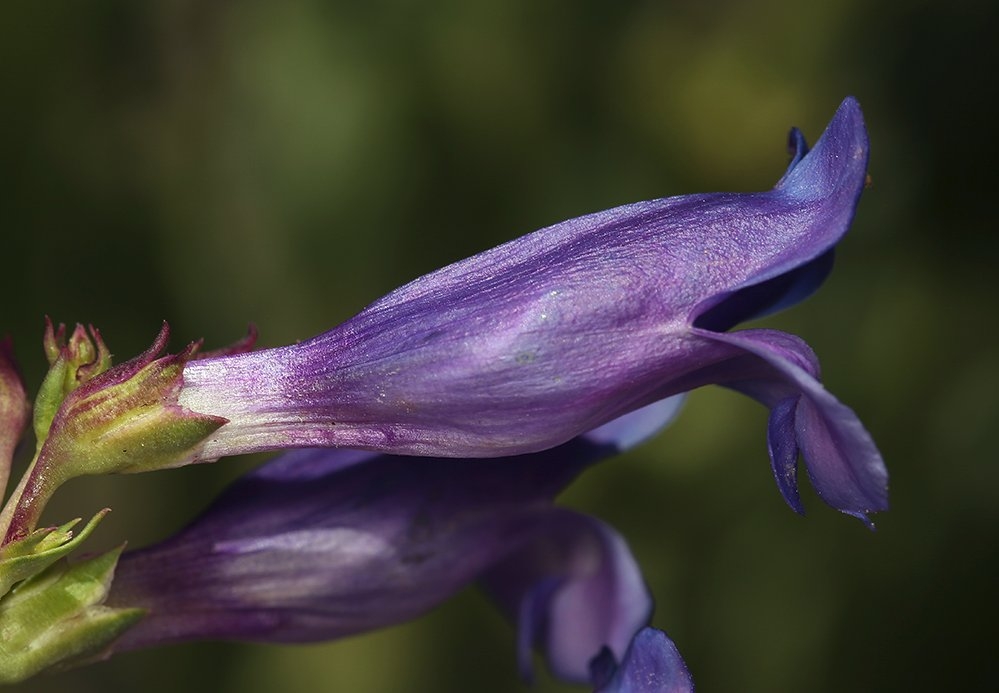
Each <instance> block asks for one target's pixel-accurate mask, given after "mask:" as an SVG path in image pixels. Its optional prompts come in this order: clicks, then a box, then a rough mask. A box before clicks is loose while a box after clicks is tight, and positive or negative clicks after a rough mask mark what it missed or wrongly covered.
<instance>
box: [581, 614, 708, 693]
mask: <svg viewBox="0 0 999 693" xmlns="http://www.w3.org/2000/svg"><path fill="white" fill-rule="evenodd" d="M612 659H613V658H612V656H611V655H610V653H609V652H605V653H602V654H601V656H600V657H599V658H598V659H596V660H594V663H593V670H592V675H593V683H594V686H595V688H594V693H692V692H693V690H694V681H693V679H691V677H690V672H689V671H687V665H686V664H685V663H684V661H683V658H682V657H681V656H680V651H679V650H677V649H676V645H674V644H673V641H672V640H670V639H669V637H668V636H667V635H666V634H665V633H663V632H662V631H661V630H656V629H654V628H643V629H642V630H641V631H639V632H638V633H637V634H636V635H635V638H634V640H633V641H632V643H631V647H629V648H628V653H627V654H626V655H625V657H624V660H623V661H622V662H621V665H620V667H617V668H616V669H615V667H614V663H613V661H612ZM608 677H609V678H608Z"/></svg>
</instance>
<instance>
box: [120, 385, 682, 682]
mask: <svg viewBox="0 0 999 693" xmlns="http://www.w3.org/2000/svg"><path fill="white" fill-rule="evenodd" d="M676 408H677V402H676V401H675V400H673V401H671V400H667V401H663V402H658V403H656V404H654V405H651V406H650V407H646V408H644V409H643V410H640V411H636V412H633V413H631V414H629V415H627V416H625V417H622V419H620V420H618V421H614V422H611V423H610V424H607V425H606V426H603V427H601V428H598V429H597V430H595V431H591V432H590V433H588V434H587V435H585V436H581V437H578V438H575V439H573V440H571V441H569V442H568V443H565V444H563V445H561V446H558V447H556V448H552V449H549V450H546V451H543V452H539V453H534V454H531V455H523V456H519V457H512V458H500V459H490V460H463V459H450V458H430V459H426V460H422V461H421V464H413V460H411V459H409V458H404V457H395V456H390V455H377V454H375V453H370V452H358V451H350V450H329V449H310V450H297V451H293V452H289V453H286V454H285V455H283V456H281V457H279V458H278V459H276V460H274V461H272V462H270V463H268V464H266V465H264V466H263V467H261V468H260V469H259V470H257V471H255V472H253V473H250V474H249V475H247V476H244V477H243V478H241V479H239V480H238V481H236V482H235V483H234V484H233V485H232V486H231V487H230V488H229V489H228V490H227V491H226V492H225V493H223V494H222V496H220V497H219V498H218V499H217V500H216V502H215V503H214V504H212V506H211V507H210V508H209V509H208V510H207V511H206V512H205V513H204V514H203V515H202V516H201V517H200V518H199V519H197V520H195V521H194V522H193V523H192V524H191V525H190V526H189V527H188V528H187V529H185V530H184V531H182V532H180V533H178V534H177V535H175V536H173V537H171V538H170V539H168V540H166V541H164V542H163V543H161V544H157V545H154V546H151V547H149V548H146V549H142V550H139V551H135V552H131V553H126V554H125V555H124V556H122V558H121V560H120V562H119V564H118V567H117V570H116V573H115V578H114V582H113V583H112V588H111V594H110V596H109V597H108V600H107V604H108V605H109V606H112V607H118V606H121V607H128V608H140V609H144V610H145V611H146V615H145V617H144V618H143V619H142V620H140V621H139V622H138V623H137V624H136V625H134V626H133V627H132V628H131V629H130V630H128V631H127V632H126V633H125V634H124V635H123V636H122V637H121V639H120V640H119V641H117V643H116V644H115V645H114V649H115V650H117V651H123V650H131V649H136V648H141V647H149V646H155V645H162V644H166V643H172V642H181V641H187V640H200V639H237V640H260V641H268V642H304V641H317V640H328V639H332V638H337V637H342V636H346V635H351V634H355V633H360V632H364V631H368V630H372V629H374V628H378V627H382V626H387V625H391V624H396V623H400V622H402V621H406V620H409V619H411V618H413V617H415V616H417V615H419V614H421V613H423V612H425V611H428V610H429V609H431V608H432V607H434V606H436V605H437V604H439V603H440V602H442V601H444V600H445V599H447V598H448V597H450V596H452V595H454V594H455V593H457V592H458V591H459V590H461V589H462V588H464V587H465V586H467V585H468V584H470V583H472V582H474V581H476V580H482V581H483V582H484V583H485V586H486V587H487V589H488V591H489V592H490V593H491V594H492V595H493V596H494V597H495V598H496V600H497V602H498V604H499V605H500V606H501V607H503V608H504V609H505V610H507V611H508V612H509V613H510V614H511V616H513V617H514V618H515V619H517V620H519V633H520V636H519V641H520V643H521V647H520V657H521V665H522V668H524V669H525V670H526V669H527V668H528V667H529V661H530V648H531V646H532V645H537V646H539V647H540V648H541V649H542V650H543V651H545V653H546V654H547V656H548V659H549V662H550V666H551V669H552V671H553V672H554V673H555V674H556V675H558V676H560V677H562V678H564V679H566V680H570V681H577V682H586V681H589V680H590V672H589V662H590V660H591V659H593V658H594V657H596V656H597V655H598V654H599V653H600V652H601V650H602V648H605V647H606V648H608V649H609V651H610V652H611V653H612V654H613V656H614V657H615V658H617V659H618V660H620V659H621V658H622V657H624V655H625V653H626V652H627V649H628V647H629V643H630V642H631V639H632V637H633V636H634V634H635V633H636V632H637V631H638V630H640V629H641V628H642V627H643V626H645V625H646V623H647V622H648V619H649V617H650V614H651V610H652V602H651V598H650V596H649V593H648V590H647V588H646V586H645V583H644V581H643V580H642V577H641V574H640V571H639V568H638V566H637V564H636V562H635V560H634V558H633V557H632V555H631V553H630V551H629V550H628V548H627V546H626V544H625V543H624V540H623V539H622V538H621V537H620V536H619V535H618V534H617V533H616V532H615V531H614V530H613V529H611V528H610V527H608V526H607V525H605V524H603V523H602V522H600V521H599V520H597V519H595V518H592V517H588V516H585V515H581V514H579V513H575V512H573V511H570V510H567V509H564V508H558V507H556V506H554V505H553V504H552V499H553V498H554V496H555V495H556V494H557V493H558V492H559V491H560V490H561V489H562V488H564V487H565V486H566V485H568V484H569V483H570V482H571V481H572V479H573V478H575V477H576V476H577V475H578V474H579V473H580V472H581V471H583V470H584V469H585V468H586V467H587V466H588V465H590V464H592V463H594V462H596V461H598V460H600V459H603V458H606V457H608V456H611V455H614V454H617V453H618V452H620V451H621V450H623V449H624V448H625V447H628V446H630V445H633V444H635V443H637V442H639V441H640V440H642V439H644V438H645V437H647V436H648V435H650V434H651V433H653V432H654V431H656V430H658V429H659V428H660V427H661V426H662V425H663V424H664V423H665V422H666V421H667V420H669V419H670V418H672V416H673V414H674V413H675V411H676Z"/></svg>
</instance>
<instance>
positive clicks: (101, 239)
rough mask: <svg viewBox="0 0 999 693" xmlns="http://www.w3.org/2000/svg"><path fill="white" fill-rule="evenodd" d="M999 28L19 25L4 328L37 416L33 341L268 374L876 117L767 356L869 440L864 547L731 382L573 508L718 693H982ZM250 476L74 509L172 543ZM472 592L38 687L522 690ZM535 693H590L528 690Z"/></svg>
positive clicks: (82, 17)
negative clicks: (514, 256)
mask: <svg viewBox="0 0 999 693" xmlns="http://www.w3.org/2000/svg"><path fill="white" fill-rule="evenodd" d="M991 4H992V3H987V2H980V3H975V2H961V1H960V0H958V1H952V2H948V3H938V2H934V3H930V2H911V3H904V4H903V3H872V2H860V1H859V0H838V1H835V2H825V3H822V4H821V9H820V8H819V7H820V6H819V5H818V4H815V6H811V5H809V4H807V3H792V2H788V1H787V0H769V1H766V2H756V3H748V2H734V1H729V2H725V1H721V0H715V1H712V2H703V3H688V2H620V1H617V2H609V1H607V2H594V1H591V2H582V1H575V2H570V1H568V0H563V1H561V2H538V1H533V0H531V1H529V0H523V1H512V0H494V1H491V2H466V1H461V2H459V1H455V2H415V1H405V0H381V1H372V2H367V3H355V2H350V3H348V2H320V1H318V0H316V1H312V2H310V1H307V0H293V1H291V2H284V3H264V2H243V3H234V2H233V3H230V2H206V1H200V2H199V1H195V0H189V1H186V2H172V1H168V0H162V1H159V2H143V3H135V2H125V1H114V2H111V1H107V0H104V1H92V2H87V3H71V2H50V3H28V2H8V3H5V4H4V6H3V8H2V10H0V296H2V299H0V333H2V332H5V331H6V332H9V333H10V334H12V335H13V336H14V338H15V347H16V352H17V355H18V357H19V359H20V361H21V363H22V365H23V367H24V370H25V372H26V376H27V379H28V381H29V386H30V388H31V389H32V391H33V390H34V389H35V388H37V386H38V383H39V382H40V380H41V377H42V375H43V364H44V358H43V356H42V352H41V349H40V343H39V341H40V337H41V330H42V325H43V322H42V320H43V316H44V315H45V314H49V315H51V316H52V317H53V319H55V320H57V321H65V322H69V323H73V322H76V321H82V322H92V323H94V324H96V325H98V326H99V327H100V328H101V330H102V331H103V333H104V335H105V337H106V340H107V341H108V343H109V345H110V347H111V349H112V350H113V351H114V352H115V354H116V355H117V356H118V357H119V358H120V359H124V358H128V357H130V356H132V355H134V354H135V353H137V352H138V351H140V350H142V349H143V348H145V346H147V345H148V343H149V342H150V341H151V340H152V338H153V336H154V335H155V333H156V331H157V329H158V328H159V325H160V321H162V320H164V319H167V320H169V321H170V323H171V325H172V327H173V330H174V340H173V346H174V347H175V348H177V347H180V346H181V345H182V344H183V343H184V342H186V341H189V340H191V339H194V338H197V337H202V336H203V337H205V338H206V341H207V344H208V345H209V346H217V345H221V344H224V343H227V342H229V341H232V340H233V339H235V338H237V337H238V336H240V335H241V334H242V333H243V331H244V329H245V326H246V324H247V323H249V322H255V323H256V324H257V325H258V326H259V328H260V332H261V343H262V345H264V346H274V345H279V344H284V343H288V342H290V341H293V340H296V339H301V338H305V337H309V336H311V335H313V334H315V333H318V332H321V331H323V330H325V329H327V328H329V327H330V326H332V325H334V324H335V323H336V322H338V321H341V320H343V319H345V318H347V317H349V316H350V315H351V314H353V313H355V312H356V311H358V310H359V309H361V308H362V307H363V306H364V305H365V304H367V303H368V302H370V301H372V300H374V299H375V298H377V297H378V296H380V295H382V294H383V293H386V292H387V291H389V290H391V289H392V288H394V287H396V286H397V285H399V284H401V283H403V282H405V281H407V280H409V279H411V278H413V277H415V276H418V275H419V274H422V273H424V272H427V271H429V270H431V269H434V268H436V267H438V266H440V265H442V264H444V263H446V262H450V261H452V260H456V259H459V258H461V257H464V256H467V255H470V254H472V253H474V252H476V251H479V250H482V249H485V248H487V247H490V246H492V245H495V244H496V243H499V242H501V241H504V240H507V239H510V238H512V237H515V236H517V235H520V234H522V233H525V232H528V231H531V230H533V229H535V228H538V227H541V226H544V225H547V224H549V223H552V222H555V221H558V220H561V219H564V218H568V217H572V216H577V215H580V214H583V213H586V212H590V211H595V210H598V209H603V208H606V207H610V206H614V205H618V204H622V203H626V202H631V201H635V200H639V199H647V198H652V197H660V196H665V195H672V194H680V193H684V192H698V191H710V190H758V189H765V188H768V187H770V185H772V183H773V182H774V181H775V180H776V179H777V178H778V177H779V176H780V174H781V173H782V171H783V168H784V165H785V163H786V152H785V148H784V143H785V136H786V132H787V128H788V127H789V126H790V125H792V124H793V125H797V126H799V127H801V128H802V129H803V131H804V132H805V133H806V135H807V136H808V137H809V139H810V140H811V141H814V140H815V138H816V137H817V136H818V135H819V133H820V132H821V130H822V128H823V127H824V125H825V123H826V122H827V121H828V119H829V118H830V117H831V116H832V114H833V112H834V110H835V108H836V106H837V105H838V104H839V102H840V101H841V100H842V98H843V97H844V96H846V95H847V94H853V95H855V96H856V97H857V98H858V99H859V100H860V102H861V104H862V106H863V108H864V112H865V116H866V118H867V122H868V126H869V130H870V135H871V141H872V150H871V152H872V153H871V165H870V172H871V175H872V177H873V187H872V188H870V189H869V190H868V191H867V192H866V193H865V195H864V199H863V201H862V203H861V206H860V210H859V213H858V216H857V219H856V222H855V224H854V227H853V231H852V232H851V234H850V235H849V236H848V237H847V239H846V240H845V241H844V243H843V244H842V245H841V246H840V251H839V254H838V265H837V269H836V270H835V271H834V272H833V275H832V277H831V278H830V280H829V281H828V282H827V284H826V285H825V287H824V288H823V290H822V291H821V292H820V293H819V294H818V295H816V296H815V297H814V298H812V299H811V300H810V301H809V302H808V303H806V304H804V305H801V306H798V307H797V308H795V309H794V310H792V311H790V312H788V313H785V314H782V315H780V316H776V317H774V318H770V319H768V320H767V321H766V324H767V325H768V326H773V327H778V328H781V329H786V330H788V331H791V332H795V333H796V334H800V335H801V336H803V337H804V338H806V339H807V340H808V341H809V343H810V344H811V345H812V346H813V347H814V348H815V350H816V351H817V353H818V354H819V356H820V358H821V359H822V362H823V368H824V377H825V382H826V384H827V386H828V387H829V389H830V390H832V391H833V392H834V393H836V394H837V396H838V397H840V398H841V399H842V400H843V401H844V402H846V403H848V404H849V405H850V406H852V407H853V408H854V409H856V411H857V412H858V414H859V415H860V416H861V418H862V419H863V420H864V422H865V424H866V425H867V427H868V428H869V429H870V431H871V432H872V433H873V435H874V437H875V439H876V440H877V441H878V444H879V446H880V447H881V450H882V452H883V453H884V456H885V459H886V461H887V463H888V466H889V469H890V471H891V474H892V482H891V498H892V504H893V507H892V510H891V511H890V512H888V513H886V514H883V515H881V516H878V517H877V518H876V520H877V524H878V531H877V532H875V533H870V532H868V531H867V530H865V529H864V528H863V526H862V525H861V524H860V523H859V522H856V521H854V520H852V519H850V518H847V517H845V516H841V515H840V514H838V513H836V512H835V511H833V510H831V509H829V508H827V507H825V506H823V505H822V504H821V502H819V501H818V499H817V498H815V497H814V495H808V496H807V497H806V503H807V506H808V508H809V510H810V514H809V515H808V517H806V518H800V517H796V516H795V515H794V514H793V513H791V512H790V511H789V510H788V509H787V508H786V507H785V506H784V504H783V502H782V501H781V499H780V497H779V496H778V494H777V492H776V490H775V488H774V484H773V480H772V478H771V475H770V471H769V467H768V464H767V457H766V448H765V422H766V412H765V410H764V409H763V408H762V407H760V406H758V405H757V404H755V403H753V402H751V401H750V400H748V399H745V398H742V397H740V396H739V395H736V394H734V393H731V392H728V391H722V390H719V389H707V390H704V391H699V392H697V393H695V394H694V396H693V397H692V398H691V401H690V403H689V405H688V408H687V411H686V412H685V413H684V415H683V416H682V417H681V418H680V420H679V421H678V422H677V424H675V425H674V427H673V428H672V429H671V430H669V431H667V432H666V433H664V434H663V435H661V436H660V437H659V438H658V439H657V440H655V441H654V442H653V443H651V444H649V445H647V446H645V447H643V448H642V449H640V450H639V451H637V452H635V453H634V454H631V455H629V456H626V457H623V458H619V459H616V460H613V461H610V462H607V463H605V464H603V465H602V466H601V467H599V468H597V469H595V470H593V471H592V472H590V473H589V474H588V475H587V476H586V477H585V478H584V479H582V480H581V481H580V482H579V483H578V484H577V485H576V486H575V487H573V488H572V489H571V490H570V491H569V492H568V493H567V494H566V495H565V497H564V498H563V502H564V503H565V504H567V505H570V506H572V507H575V508H579V509H584V510H586V511H588V512H592V513H594V514H597V515H599V516H601V517H602V518H604V519H605V520H607V521H609V522H611V523H612V524H614V525H615V526H616V527H618V528H619V529H620V530H621V531H622V532H623V533H624V534H625V535H626V536H627V538H628V539H629V541H630V543H631V546H632V548H633V549H634V551H635V553H636V554H637V556H638V557H639V560H640V561H641V563H642V565H643V567H644V569H645V571H646V576H647V579H648V581H649V583H650V585H651V587H652V589H653V591H654V593H655V595H656V597H657V601H658V607H657V613H656V618H655V624H656V625H657V626H659V627H662V628H664V629H666V630H667V631H668V632H669V633H670V634H671V635H672V636H673V637H674V639H675V640H676V641H677V643H678V645H679V646H680V649H681V651H682V652H683V654H684V655H685V657H686V659H687V662H688V664H689V665H690V668H691V669H692V671H693V673H694V675H695V677H696V680H697V682H698V684H699V687H700V690H702V691H750V692H752V691H830V692H831V691H844V690H870V691H913V690H984V689H987V688H991V687H992V686H990V685H989V684H990V683H991V684H992V685H995V682H996V679H997V675H996V673H995V646H996V642H995V635H994V633H995V629H996V616H997V614H996V611H997V610H996V599H995V588H994V586H995V582H996V577H997V572H999V571H997V567H999V566H997V563H999V560H997V552H996V545H995V532H996V529H997V527H999V522H997V520H999V510H997V496H999V492H997V482H999V472H997V468H996V464H995V461H996V460H995V456H996V455H995V452H994V450H995V445H994V438H993V436H994V435H995V433H996V430H997V428H999V420H997V419H999V417H997V409H999V389H997V385H999V359H997V356H999V354H997V351H999V349H997V346H996V329H995V319H994V318H995V290H994V286H995V282H996V280H995V274H994V272H995V269H996V265H997V263H996V252H995V251H996V240H995V239H996V222H995V214H994V209H995V204H996V197H997V191H996V180H997V179H996V176H995V174H994V167H995V161H996V146H995V135H994V132H993V128H994V126H995V124H996V122H997V115H999V112H997V109H996V107H995V99H994V97H995V93H994V90H995V84H996V82H995V76H994V75H995V72H996V69H997V67H999V65H997V60H996V54H995V52H993V49H991V48H990V47H989V46H990V44H994V43H995V36H996V31H995V29H996V22H995V12H994V10H991V9H988V8H989V6H990V5H991ZM256 461H258V460H224V461H222V462H220V463H218V464H216V465H211V466H202V467H197V468H187V469H182V470H177V471H173V472H162V473H157V474H150V475H144V476H135V477H116V478H105V479H87V480H78V481H74V482H71V483H70V484H69V485H67V486H66V487H65V489H64V490H63V491H62V492H61V493H60V494H59V496H58V498H57V501H56V502H55V503H54V505H53V506H51V512H50V513H49V517H50V518H51V519H52V520H53V521H56V520H59V521H62V520H65V519H67V518H68V517H71V516H74V515H76V514H87V515H89V514H90V513H92V512H93V511H95V510H96V509H98V508H100V507H102V506H104V505H111V506H112V507H113V508H114V509H115V512H114V513H113V514H112V515H111V516H109V518H108V519H107V520H105V522H104V525H103V526H102V527H101V528H100V529H99V530H98V532H97V533H96V535H95V536H94V537H93V538H92V539H91V548H94V547H97V548H99V547H100V545H103V546H111V545H113V544H114V543H116V542H117V541H120V540H121V539H122V538H125V537H127V538H129V540H130V542H131V543H132V545H133V546H137V545H141V544H143V543H145V542H148V541H152V540H154V539H156V538H158V537H161V536H164V535H165V534H167V533H169V532H170V531H172V530H173V529H175V528H176V527H178V526H180V525H181V524H182V523H183V522H184V521H185V520H186V519H188V518H189V517H191V516H192V514H193V513H194V512H195V511H196V510H197V509H198V508H200V507H202V506H203V505H204V504H205V503H207V502H208V500H209V499H210V498H211V497H212V496H213V495H214V494H215V493H216V492H217V490H218V489H219V488H221V487H222V486H223V485H224V483H225V482H226V480H228V479H230V478H232V477H233V476H234V475H236V474H238V473H239V472H240V471H242V470H244V469H246V468H247V467H248V466H249V465H251V464H253V463H255V462H256ZM513 650H514V647H513V632H512V630H511V629H510V628H509V627H508V626H507V625H506V624H505V623H504V622H503V621H502V619H501V618H500V617H499V616H498V615H496V614H495V613H494V612H493V611H492V610H491V608H490V607H489V606H488V605H487V604H486V602H485V600H484V599H482V598H481V597H480V596H479V595H478V594H477V593H475V592H471V591H470V592H467V593H465V594H463V595H461V596H459V597H458V598H457V599H455V600H453V601H452V602H449V603H448V604H447V605H446V606H444V607H443V608H441V609H439V610H438V611H436V612H435V613H433V614H431V615H430V616H428V617H425V618H423V619H420V620H419V621H416V622H414V623H412V624H408V625H405V626H402V627H399V628H394V629H390V630H387V631H384V632H379V633H375V634H370V635H365V636H362V637H359V638H354V639H349V640H344V641H341V642H335V643H330V644H324V645H317V646H309V647H268V646H260V645H227V644H211V645H209V644H197V645H191V646H183V647H174V648H170V649H166V650H163V651H157V652H149V653H139V654H132V655H124V656H120V657H118V658H115V659H114V660H112V661H111V662H109V663H106V664H101V665H97V666H93V667H91V668H87V669H81V670H76V671H73V672H70V673H66V674H62V675H59V676H57V677H48V678H43V679H38V680H36V681H33V682H30V683H28V684H25V685H24V686H22V687H20V688H18V689H17V690H24V691H28V690H31V691H46V690H52V691H55V690H60V691H73V692H74V693H75V692H76V691H91V690H93V691H108V690H126V689H130V688H131V687H132V686H133V685H134V682H136V681H141V682H143V685H144V687H145V690H148V691H177V690H183V691H190V693H195V692H196V691H202V690H203V691H215V692H218V693H223V692H228V691H239V692H240V693H251V692H255V691H271V690H276V689H277V688H278V687H281V689H282V690H287V691H289V692H292V693H294V692H297V691H303V692H304V691H314V690H358V691H368V690H371V691H416V690H427V691H467V690H475V691H482V692H491V691H497V692H499V691H503V692H506V691H515V690H520V684H519V683H518V681H517V678H516V673H515V666H514V656H513ZM535 690H537V691H562V690H575V689H572V688H570V687H560V686H559V685H557V684H555V683H552V682H549V681H548V680H547V678H546V677H544V676H542V680H541V682H540V683H539V685H538V686H537V687H536V688H535Z"/></svg>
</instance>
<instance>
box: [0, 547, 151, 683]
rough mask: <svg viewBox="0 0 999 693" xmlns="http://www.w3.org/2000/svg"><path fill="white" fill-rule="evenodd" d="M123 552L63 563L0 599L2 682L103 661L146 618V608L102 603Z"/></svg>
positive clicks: (25, 582)
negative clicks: (86, 661)
mask: <svg viewBox="0 0 999 693" xmlns="http://www.w3.org/2000/svg"><path fill="white" fill-rule="evenodd" d="M123 548H124V546H120V547H118V548H116V549H112V550H111V551H108V552H107V553H105V554H102V555H100V556H97V557H96V558H91V559H89V560H86V561H81V562H79V563H74V564H69V563H67V562H66V561H65V559H63V560H60V561H59V562H57V563H55V564H54V565H52V566H50V567H49V568H48V569H47V570H45V571H44V572H42V573H40V574H38V575H36V576H34V577H32V578H29V579H27V580H25V581H23V582H21V583H20V584H19V585H17V586H16V587H15V588H14V589H13V590H11V591H10V592H9V593H8V594H7V595H6V596H5V597H4V598H3V599H2V600H0V629H2V633H3V637H2V638H0V683H14V682H17V681H22V680H24V679H26V678H28V677H30V676H33V675H35V674H37V673H38V672H40V671H42V670H44V669H48V668H50V667H53V666H59V665H65V664H71V663H72V662H74V661H78V660H81V659H90V658H94V657H99V656H100V654H101V653H102V652H104V651H105V650H106V649H107V648H108V647H109V646H110V645H111V643H112V642H114V640H115V639H116V638H117V637H118V636H119V635H121V634H122V633H123V632H125V631H126V630H127V629H128V628H129V627H131V626H132V625H134V624H135V623H136V621H138V620H139V619H141V618H142V616H143V615H144V613H145V612H144V611H143V610H142V609H115V608H111V607H106V606H104V605H103V604H104V600H105V599H106V598H107V595H108V590H109V588H110V586H111V580H112V579H113V577H114V569H115V566H116V565H117V562H118V557H119V556H120V555H121V551H122V549H123Z"/></svg>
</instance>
